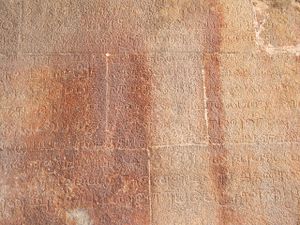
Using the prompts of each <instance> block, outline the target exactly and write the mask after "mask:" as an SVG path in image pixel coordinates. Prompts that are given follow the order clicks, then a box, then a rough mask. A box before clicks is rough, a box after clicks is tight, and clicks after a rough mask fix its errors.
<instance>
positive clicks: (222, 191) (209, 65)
mask: <svg viewBox="0 0 300 225" xmlns="http://www.w3.org/2000/svg"><path fill="white" fill-rule="evenodd" d="M207 3H208V7H209V11H208V17H207V27H206V29H205V32H204V35H206V36H205V40H204V42H205V49H204V51H205V56H204V69H205V86H206V95H207V101H208V102H214V103H215V104H217V105H218V106H219V107H213V105H214V104H207V114H208V115H207V117H208V136H209V151H210V157H211V158H210V164H211V174H212V179H213V184H214V189H215V191H216V196H217V201H218V204H219V211H218V220H219V222H218V224H220V225H226V224H229V223H230V222H231V220H232V218H231V210H230V209H229V208H228V206H226V204H227V202H228V197H227V187H228V182H229V181H228V166H227V164H226V158H227V156H228V150H227V149H226V147H225V143H224V140H225V130H224V120H225V109H224V106H223V102H222V81H221V72H220V66H221V65H220V56H219V53H220V52H221V43H222V24H223V22H224V18H223V12H222V5H221V3H220V2H219V0H209V1H208V2H207Z"/></svg>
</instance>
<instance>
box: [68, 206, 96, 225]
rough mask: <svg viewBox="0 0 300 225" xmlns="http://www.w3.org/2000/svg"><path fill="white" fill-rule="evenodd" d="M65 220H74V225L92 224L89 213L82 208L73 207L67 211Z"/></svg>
mask: <svg viewBox="0 0 300 225" xmlns="http://www.w3.org/2000/svg"><path fill="white" fill-rule="evenodd" d="M67 222H75V224H76V225H93V222H92V220H91V219H90V216H89V214H88V213H87V211H86V210H84V209H74V210H71V211H69V212H67ZM68 224H69V223H68Z"/></svg>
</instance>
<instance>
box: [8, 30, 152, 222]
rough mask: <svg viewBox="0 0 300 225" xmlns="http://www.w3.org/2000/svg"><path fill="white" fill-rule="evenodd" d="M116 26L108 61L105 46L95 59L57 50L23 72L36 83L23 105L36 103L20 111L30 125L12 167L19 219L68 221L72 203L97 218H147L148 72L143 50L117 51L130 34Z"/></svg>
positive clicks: (96, 219) (144, 220)
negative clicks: (17, 165)
mask: <svg viewBox="0 0 300 225" xmlns="http://www.w3.org/2000/svg"><path fill="white" fill-rule="evenodd" d="M119 32H121V31H119ZM119 32H118V35H117V34H116V36H112V37H111V38H112V40H110V41H111V42H114V46H116V47H115V49H111V55H110V56H109V59H108V61H107V58H106V57H107V56H105V53H99V54H97V57H96V56H95V58H96V59H95V60H91V58H92V56H91V54H90V55H89V54H83V53H79V54H77V55H76V54H75V55H71V54H70V55H67V56H66V55H64V54H62V55H59V54H58V55H53V56H51V57H50V58H49V61H50V63H49V65H44V64H41V65H36V66H35V67H34V68H33V70H37V72H34V73H33V75H32V76H31V77H30V76H29V74H30V73H31V72H29V71H22V73H24V74H21V75H27V76H25V77H27V78H26V79H25V80H26V82H27V83H26V85H28V86H29V87H32V88H33V89H35V91H34V93H33V95H32V96H29V95H28V96H27V100H28V102H27V103H26V104H27V105H26V107H27V108H31V107H33V106H34V107H35V108H36V110H34V111H30V113H29V114H28V115H27V116H25V117H24V118H21V120H22V121H21V122H22V126H24V127H25V128H28V129H29V128H30V129H31V128H36V129H34V130H33V131H32V132H30V133H28V134H26V135H24V136H22V142H23V144H24V146H26V147H25V148H24V152H25V153H24V157H23V158H22V162H23V163H24V164H26V168H27V169H26V170H23V169H16V170H14V171H13V175H14V176H22V177H23V179H24V182H23V183H22V187H15V188H16V190H18V192H19V193H18V195H17V198H18V199H19V198H20V199H22V201H23V203H22V204H23V207H22V209H21V210H20V211H21V214H22V218H21V217H20V218H18V219H19V220H20V221H21V220H22V222H24V224H25V225H28V224H42V221H44V224H53V225H54V224H61V225H63V224H68V223H69V222H67V220H66V215H67V213H68V212H70V211H72V210H76V209H84V210H85V211H86V212H87V213H88V215H89V217H90V218H91V220H92V221H93V224H95V225H97V224H103V225H110V224H121V225H125V224H130V225H146V224H149V223H150V215H149V211H150V210H149V207H150V203H149V174H148V160H149V159H148V154H147V147H148V145H149V135H148V126H147V124H148V120H149V116H150V111H151V110H150V108H151V93H150V92H151V90H150V89H151V77H152V74H151V71H150V70H149V68H148V64H147V57H146V55H144V54H142V55H137V54H131V53H129V52H126V51H125V52H121V51H119V49H118V46H119V45H120V43H121V45H122V46H126V38H124V37H131V36H132V35H130V33H129V32H128V31H126V30H123V31H122V32H121V33H122V34H124V37H123V38H122V40H120V39H119V37H120V35H119V34H120V33H119ZM128 41H129V40H128ZM130 41H131V42H132V39H130ZM136 41H137V42H139V41H138V40H136ZM131 42H130V43H128V46H129V47H128V48H130V47H131V44H132V43H131ZM87 44H90V43H87ZM141 45H142V44H141V43H139V46H141ZM95 48H96V47H95ZM139 52H144V50H143V49H140V51H139ZM107 62H108V65H107ZM107 68H108V70H107ZM26 73H27V74H26ZM107 73H108V74H107ZM54 74H56V75H54ZM107 75H108V76H107ZM19 78H20V77H19ZM19 78H18V79H19ZM107 84H108V88H107ZM35 99H37V102H36V101H35ZM106 113H107V114H108V118H107V120H106V119H105V115H106ZM106 128H108V130H106ZM106 138H107V140H105V139H106ZM31 163H32V164H38V166H37V167H33V166H32V165H30V164H31ZM25 180H26V181H25ZM13 182H14V181H13V180H12V181H9V183H8V185H11V186H13V185H14V184H13ZM9 198H12V196H9ZM34 201H37V203H36V204H32V202H34ZM20 221H19V222H20Z"/></svg>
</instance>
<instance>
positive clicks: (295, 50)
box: [251, 0, 300, 56]
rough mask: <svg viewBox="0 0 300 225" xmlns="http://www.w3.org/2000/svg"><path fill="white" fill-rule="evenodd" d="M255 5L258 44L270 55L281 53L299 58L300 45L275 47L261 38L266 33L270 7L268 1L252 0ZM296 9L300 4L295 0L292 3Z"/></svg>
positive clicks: (254, 13)
mask: <svg viewBox="0 0 300 225" xmlns="http://www.w3.org/2000/svg"><path fill="white" fill-rule="evenodd" d="M251 2H252V5H253V15H254V21H253V22H254V26H255V36H256V44H257V45H258V46H259V47H260V48H261V49H263V50H264V51H265V52H267V53H268V54H270V55H273V54H280V53H290V54H295V55H297V56H299V55H300V44H296V45H285V46H274V45H272V44H270V43H266V42H265V40H264V39H263V38H262V37H261V33H262V32H263V31H264V29H265V28H264V25H265V24H266V21H267V19H268V17H269V14H268V9H269V8H270V6H269V5H268V4H267V2H266V1H261V0H251ZM291 4H292V5H293V6H294V7H297V8H299V7H300V6H299V5H300V4H299V3H298V2H296V1H295V0H294V1H292V2H291Z"/></svg>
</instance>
